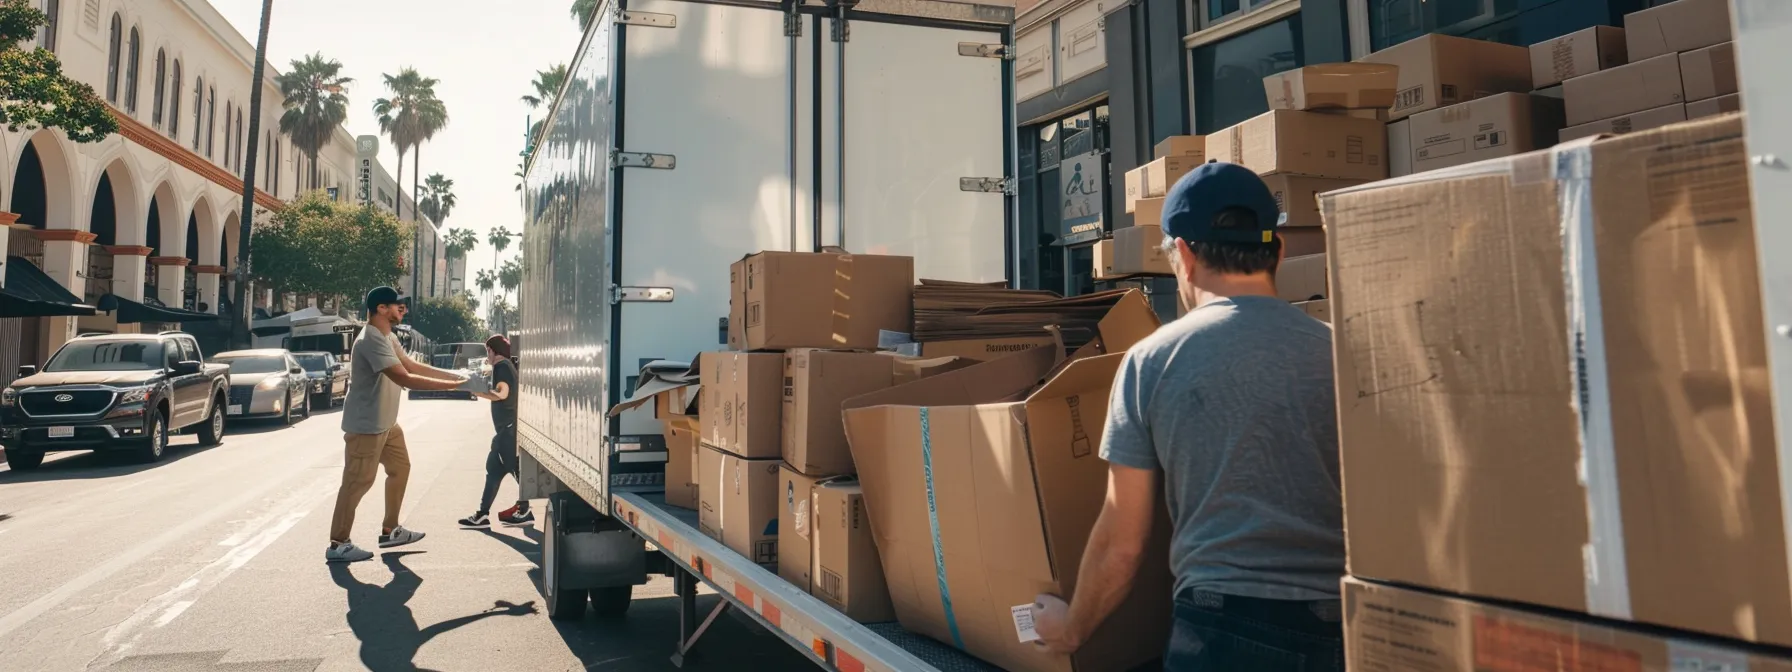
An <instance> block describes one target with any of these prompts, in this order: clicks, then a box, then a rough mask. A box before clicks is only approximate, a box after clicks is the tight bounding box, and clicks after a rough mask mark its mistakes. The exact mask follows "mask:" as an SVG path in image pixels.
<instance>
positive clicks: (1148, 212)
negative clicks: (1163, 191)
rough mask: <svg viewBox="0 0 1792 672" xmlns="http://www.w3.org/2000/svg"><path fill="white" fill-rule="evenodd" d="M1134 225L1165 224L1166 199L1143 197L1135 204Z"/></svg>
mask: <svg viewBox="0 0 1792 672" xmlns="http://www.w3.org/2000/svg"><path fill="white" fill-rule="evenodd" d="M1132 224H1133V226H1163V224H1164V199H1163V198H1161V197H1159V198H1141V199H1139V200H1138V202H1137V203H1135V204H1134V209H1133V212H1132Z"/></svg>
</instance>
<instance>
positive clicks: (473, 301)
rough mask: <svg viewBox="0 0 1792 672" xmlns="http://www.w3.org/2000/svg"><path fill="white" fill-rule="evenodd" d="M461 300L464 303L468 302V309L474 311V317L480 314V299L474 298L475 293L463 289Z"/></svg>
mask: <svg viewBox="0 0 1792 672" xmlns="http://www.w3.org/2000/svg"><path fill="white" fill-rule="evenodd" d="M460 298H461V300H462V301H466V302H467V306H468V307H471V308H472V309H473V314H474V315H478V314H479V297H477V296H473V292H471V291H468V290H464V289H463V290H461V291H460Z"/></svg>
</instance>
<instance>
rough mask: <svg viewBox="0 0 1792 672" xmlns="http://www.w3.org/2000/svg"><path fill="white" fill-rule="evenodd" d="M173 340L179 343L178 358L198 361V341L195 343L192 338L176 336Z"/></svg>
mask: <svg viewBox="0 0 1792 672" xmlns="http://www.w3.org/2000/svg"><path fill="white" fill-rule="evenodd" d="M174 340H175V341H176V342H178V343H180V358H181V359H182V360H185V361H189V362H197V361H199V344H198V343H195V342H194V341H193V339H190V338H177V339H174Z"/></svg>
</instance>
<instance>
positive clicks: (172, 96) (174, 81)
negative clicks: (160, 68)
mask: <svg viewBox="0 0 1792 672" xmlns="http://www.w3.org/2000/svg"><path fill="white" fill-rule="evenodd" d="M173 72H174V74H172V75H169V76H168V94H169V95H168V137H170V138H174V139H175V140H176V141H178V140H180V82H181V79H180V60H179V59H175V61H174V71H173Z"/></svg>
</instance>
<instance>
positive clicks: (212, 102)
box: [205, 88, 218, 159]
mask: <svg viewBox="0 0 1792 672" xmlns="http://www.w3.org/2000/svg"><path fill="white" fill-rule="evenodd" d="M205 110H206V114H205V158H208V159H209V158H212V157H213V156H216V155H215V154H213V153H212V150H213V149H214V148H216V147H217V143H218V90H217V89H215V88H213V89H207V90H206V92H205Z"/></svg>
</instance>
